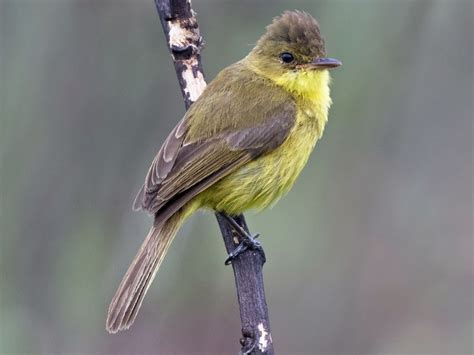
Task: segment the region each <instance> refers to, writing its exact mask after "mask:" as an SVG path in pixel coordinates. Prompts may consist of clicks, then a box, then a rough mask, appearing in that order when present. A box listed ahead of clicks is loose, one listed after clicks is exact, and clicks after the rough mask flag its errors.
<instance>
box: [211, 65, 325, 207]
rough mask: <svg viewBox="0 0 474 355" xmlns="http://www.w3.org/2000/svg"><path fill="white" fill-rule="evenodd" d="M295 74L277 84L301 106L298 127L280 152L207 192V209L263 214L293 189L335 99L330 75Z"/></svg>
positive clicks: (226, 179) (322, 72)
mask: <svg viewBox="0 0 474 355" xmlns="http://www.w3.org/2000/svg"><path fill="white" fill-rule="evenodd" d="M292 75H296V74H293V73H290V74H288V76H287V77H282V78H279V79H278V80H275V82H276V83H277V84H278V85H281V86H283V87H285V88H287V89H288V90H289V91H291V92H292V93H293V96H294V98H295V101H296V104H297V107H298V109H297V115H296V123H295V126H294V127H293V129H292V131H291V132H290V134H289V136H288V138H287V139H286V140H285V142H283V144H282V145H281V146H279V147H278V148H277V149H275V150H274V151H272V152H271V153H268V154H266V155H264V156H262V157H260V158H258V159H256V160H254V161H252V162H250V163H248V164H246V165H245V166H243V167H242V168H240V169H239V170H237V171H235V172H234V173H232V174H230V175H229V176H227V177H225V178H224V179H222V180H221V181H220V182H218V183H217V184H215V185H214V186H213V187H212V188H210V189H209V191H207V192H208V193H206V194H205V198H204V196H203V200H202V202H204V203H203V204H204V205H205V206H207V207H210V208H212V209H215V210H220V211H225V212H227V213H229V214H232V215H237V214H240V213H242V212H244V211H246V210H248V209H256V210H261V209H264V208H266V207H268V206H270V205H272V204H273V203H275V202H276V201H277V200H278V199H279V198H280V197H281V196H283V195H284V194H285V193H286V192H288V190H290V188H291V187H292V186H293V184H294V182H295V180H296V178H297V177H298V175H299V174H300V172H301V170H302V169H303V167H304V166H305V165H306V162H307V161H308V158H309V155H310V154H311V152H312V150H313V148H314V145H315V144H316V142H317V140H318V139H319V138H320V137H321V135H322V133H323V130H324V126H325V124H326V122H327V114H328V109H329V106H330V105H331V99H330V97H329V80H330V79H329V73H328V72H327V71H318V72H316V71H313V72H306V73H301V74H300V76H299V77H295V76H292Z"/></svg>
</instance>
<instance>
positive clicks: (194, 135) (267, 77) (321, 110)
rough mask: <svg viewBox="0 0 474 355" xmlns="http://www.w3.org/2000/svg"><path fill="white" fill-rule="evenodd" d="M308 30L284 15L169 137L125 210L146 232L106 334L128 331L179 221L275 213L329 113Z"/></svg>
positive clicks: (313, 34)
mask: <svg viewBox="0 0 474 355" xmlns="http://www.w3.org/2000/svg"><path fill="white" fill-rule="evenodd" d="M339 65H341V63H340V62H339V61H338V60H336V59H331V58H327V57H326V52H325V48H324V40H323V39H322V38H321V35H320V31H319V26H318V23H317V22H316V20H315V19H314V18H313V17H311V16H310V15H309V14H307V13H305V12H301V11H286V12H284V13H283V14H282V15H281V16H279V17H276V18H275V19H274V20H273V22H272V24H270V25H269V26H268V27H267V31H266V33H265V34H264V35H263V36H262V37H261V38H260V39H259V40H258V42H257V44H256V45H255V47H254V48H253V49H252V51H251V52H250V53H249V54H248V55H247V56H246V57H245V58H244V59H242V60H241V61H239V62H237V63H235V64H232V65H231V66H229V67H227V68H225V69H224V70H222V71H221V72H220V73H219V74H218V75H217V77H216V78H215V79H214V80H213V81H212V82H211V83H210V84H209V85H208V86H207V87H206V89H205V90H204V92H203V93H202V95H201V96H200V97H199V99H198V100H197V101H196V102H195V103H194V104H193V105H192V106H191V107H190V109H189V110H188V111H187V113H186V114H185V115H184V117H183V119H182V120H181V121H180V122H179V123H178V124H177V126H176V127H175V128H174V129H173V130H172V131H171V133H170V134H169V136H168V138H167V139H166V140H165V142H164V144H163V146H162V147H161V149H160V151H159V152H158V154H157V155H156V157H155V159H154V160H153V162H152V164H151V167H150V169H149V171H148V174H147V176H146V179H145V183H144V185H143V187H142V188H141V190H140V192H139V193H138V195H137V197H136V200H135V203H134V208H135V209H144V210H146V211H148V212H149V213H152V214H153V215H154V216H155V220H154V224H153V226H152V227H151V229H150V232H149V233H148V236H147V237H146V239H145V241H144V242H143V244H142V246H141V248H140V250H139V251H138V254H137V255H136V256H135V259H134V260H133V262H132V264H131V265H130V267H129V269H128V271H127V273H126V274H125V276H124V278H123V280H122V282H121V284H120V286H119V288H118V290H117V292H116V294H115V296H114V298H113V300H112V302H111V304H110V306H109V312H108V317H107V326H106V328H107V330H108V331H109V332H111V333H115V332H117V331H119V330H123V329H127V328H128V327H130V325H131V324H132V323H133V321H134V320H135V317H136V316H137V312H138V310H139V309H140V306H141V304H142V301H143V298H144V296H145V294H146V292H147V290H148V288H149V287H150V284H151V282H152V280H153V278H154V276H155V274H156V272H157V270H158V268H159V267H160V264H161V262H162V261H163V258H164V256H165V255H166V252H167V251H168V248H169V247H170V245H171V242H172V241H173V238H174V237H175V235H176V232H177V231H178V229H179V228H180V226H181V225H182V224H183V222H184V220H185V219H186V218H187V217H189V216H190V215H191V214H192V213H194V212H195V211H196V210H197V209H199V208H207V209H212V210H214V211H217V212H220V213H222V214H223V215H225V216H229V218H232V216H237V215H239V214H241V213H242V212H244V211H246V210H248V209H256V210H261V209H264V208H266V207H268V206H270V205H271V204H273V203H275V202H276V201H277V200H278V199H279V198H280V197H281V196H282V195H284V194H285V193H286V192H287V191H288V190H289V189H290V188H291V187H292V185H293V183H294V182H295V180H296V178H297V176H298V175H299V174H300V172H301V170H302V169H303V167H304V166H305V164H306V162H307V160H308V157H309V155H310V153H311V151H312V150H313V148H314V145H315V144H316V141H317V140H318V139H319V138H320V137H321V135H322V134H323V130H324V126H325V124H326V122H327V119H328V109H329V107H330V106H331V98H330V95H329V82H330V77H329V72H328V69H331V68H335V67H338V66H339Z"/></svg>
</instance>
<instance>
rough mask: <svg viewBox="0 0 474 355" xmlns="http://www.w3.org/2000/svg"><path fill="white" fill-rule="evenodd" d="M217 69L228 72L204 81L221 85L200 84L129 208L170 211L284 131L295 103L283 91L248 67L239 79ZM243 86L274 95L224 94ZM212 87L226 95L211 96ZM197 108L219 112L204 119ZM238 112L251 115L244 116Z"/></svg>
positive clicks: (289, 125)
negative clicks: (249, 100)
mask: <svg viewBox="0 0 474 355" xmlns="http://www.w3.org/2000/svg"><path fill="white" fill-rule="evenodd" d="M240 74H242V72H240ZM219 75H224V76H225V75H229V77H228V78H226V80H215V81H213V83H211V84H210V86H212V85H222V86H223V87H222V88H220V89H219V88H218V89H216V90H207V89H206V90H205V92H204V93H203V95H201V97H200V98H199V99H198V101H197V102H196V103H195V104H193V106H191V108H190V110H189V111H188V112H187V113H186V115H185V116H184V118H183V119H182V120H181V121H180V122H179V123H178V125H177V126H176V127H175V128H174V129H173V130H172V131H171V133H170V134H169V136H168V137H167V138H166V140H165V142H164V144H163V146H162V147H161V149H160V151H159V152H158V154H157V155H156V157H155V159H154V160H153V163H152V164H151V166H150V169H149V171H148V174H147V176H146V179H145V183H144V185H143V186H142V188H141V189H140V192H139V193H138V195H137V197H136V199H135V203H134V208H135V209H145V210H147V211H149V212H150V213H154V214H155V215H156V217H157V218H158V217H159V215H160V216H161V215H163V216H165V215H170V213H171V214H172V213H174V212H173V211H176V210H177V209H179V208H181V207H182V206H183V205H184V204H185V203H186V202H187V201H189V200H190V199H192V198H193V197H194V196H196V195H197V194H198V193H200V192H202V191H203V190H205V189H206V188H207V187H209V186H211V185H212V184H214V183H215V182H216V181H218V180H219V179H222V178H223V177H225V176H226V175H228V174H230V173H232V172H233V171H235V170H237V169H238V168H239V167H241V166H242V165H244V164H245V163H247V162H248V161H250V160H252V159H256V158H258V157H259V156H261V155H263V154H265V153H267V152H269V151H272V150H274V149H275V148H277V147H278V146H279V145H280V144H282V143H283V142H284V140H285V139H286V138H287V137H288V134H289V132H290V131H291V129H292V127H293V126H294V124H295V118H296V108H295V103H294V101H293V100H292V99H291V97H289V96H288V94H286V93H284V92H282V89H279V88H277V87H274V86H269V85H267V84H265V83H264V82H263V81H261V79H258V80H260V81H258V82H256V81H255V80H256V79H255V75H254V73H248V77H247V79H245V80H244V83H242V82H241V81H242V79H241V76H240V77H238V78H237V77H235V75H234V74H232V70H227V72H226V71H224V73H223V74H219ZM233 80H234V82H233ZM236 80H237V81H238V82H236ZM250 82H251V83H253V85H249V83H250ZM214 83H217V84H214ZM258 85H265V86H262V87H261V88H258V87H256V86H258ZM208 88H209V87H208ZM249 89H255V90H257V91H256V92H259V93H262V92H263V93H265V95H271V96H272V97H273V98H274V100H272V101H271V102H269V101H268V100H263V99H261V100H258V99H256V100H254V102H253V103H252V105H249V104H248V103H247V104H246V103H245V102H244V103H239V102H238V103H237V104H236V103H233V102H232V100H229V98H231V97H234V98H235V99H236V100H237V99H239V100H240V99H242V98H243V97H248V94H246V95H245V94H242V93H240V94H239V93H238V92H236V90H249ZM272 90H273V91H272ZM216 92H226V93H227V95H220V96H219V95H217V97H215V96H213V95H214V94H215V93H216ZM219 100H220V101H219ZM206 105H207V106H206ZM216 107H221V109H220V110H216ZM203 110H204V111H203ZM203 112H206V113H207V112H211V113H213V114H216V115H219V114H221V115H222V117H218V118H219V119H217V120H215V122H217V123H216V124H213V125H212V126H211V125H209V124H207V125H206V122H205V121H203V117H202V114H203ZM243 115H245V116H247V117H255V118H254V119H253V120H250V121H249V120H248V119H245V117H243ZM232 117H234V119H233V120H232ZM196 132H198V134H196ZM193 137H194V138H193ZM170 211H171V212H170ZM160 218H161V217H160Z"/></svg>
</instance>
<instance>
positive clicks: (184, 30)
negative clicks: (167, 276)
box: [155, 0, 274, 355]
mask: <svg viewBox="0 0 474 355" xmlns="http://www.w3.org/2000/svg"><path fill="white" fill-rule="evenodd" d="M155 4H156V8H157V10H158V14H159V15H160V20H161V24H162V26H163V31H164V32H165V36H166V40H167V42H168V48H169V49H170V52H171V56H172V58H173V63H174V67H175V70H176V74H177V76H178V81H179V85H180V88H181V93H182V95H183V98H184V103H185V106H186V109H188V108H189V107H190V106H191V104H192V103H193V102H194V101H196V100H197V98H198V97H199V96H200V95H201V93H202V92H203V90H204V88H205V87H206V81H205V80H204V73H203V70H202V64H201V49H202V45H203V39H202V37H201V35H200V33H199V27H198V23H197V19H196V13H195V12H194V11H193V9H192V6H191V0H155ZM216 217H217V221H218V223H219V227H220V230H221V233H222V237H223V239H224V243H225V246H226V249H227V252H228V253H229V254H230V253H231V252H232V251H233V250H234V249H235V248H236V246H237V245H239V244H240V243H241V242H242V240H241V237H240V235H239V234H238V233H237V232H236V231H235V230H234V229H233V228H232V227H231V226H230V225H229V224H228V222H227V221H226V220H225V219H223V218H221V217H220V216H219V215H218V214H216ZM235 219H236V221H237V223H239V225H240V226H241V227H242V228H244V229H245V230H246V231H247V232H248V233H250V232H249V230H248V227H247V224H246V222H245V218H244V216H243V215H240V216H237V217H236V218H235ZM264 262H265V261H264V259H263V256H262V255H261V254H260V253H259V252H256V251H252V250H247V251H246V252H245V253H243V254H241V255H239V256H238V257H237V258H236V259H235V260H233V261H232V267H233V269H234V277H235V284H236V289H237V298H238V301H239V309H240V320H241V324H242V338H241V339H240V343H241V345H242V348H241V353H242V354H268V355H271V354H273V353H274V351H273V341H272V336H271V333H270V322H269V319H268V309H267V303H266V300H265V291H264V285H263V274H262V267H263V263H264Z"/></svg>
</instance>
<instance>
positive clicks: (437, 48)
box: [0, 0, 474, 355]
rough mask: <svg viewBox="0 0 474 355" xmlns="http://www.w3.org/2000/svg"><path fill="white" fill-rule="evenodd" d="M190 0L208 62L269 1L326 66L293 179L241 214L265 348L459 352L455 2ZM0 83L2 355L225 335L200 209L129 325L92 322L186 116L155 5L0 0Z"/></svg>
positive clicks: (228, 336) (463, 332)
mask: <svg viewBox="0 0 474 355" xmlns="http://www.w3.org/2000/svg"><path fill="white" fill-rule="evenodd" d="M193 2H194V7H195V9H196V10H197V12H198V19H199V22H200V26H201V31H202V34H203V36H204V38H205V41H206V48H205V50H204V53H203V63H204V68H205V71H206V74H207V78H208V80H210V79H212V78H213V77H214V76H215V74H216V73H217V72H218V71H219V70H220V69H221V68H223V67H225V66H226V65H228V64H230V63H232V62H234V61H236V60H239V59H240V58H242V57H243V56H245V55H246V53H247V52H248V51H249V50H250V48H251V46H252V43H254V42H255V41H256V40H257V38H258V36H259V35H260V34H261V33H262V32H263V29H264V26H265V25H266V24H268V23H269V21H270V20H271V18H272V17H273V16H275V15H278V14H279V13H281V12H282V11H283V10H285V9H294V8H298V9H301V10H306V11H308V12H310V13H311V14H313V15H314V16H315V17H316V18H317V19H318V20H319V21H320V24H321V28H322V32H323V34H324V36H325V38H326V41H327V49H328V53H329V54H330V55H331V56H333V57H336V58H339V59H341V60H342V61H343V63H344V66H343V67H342V68H341V69H340V70H337V71H335V72H334V75H333V77H334V84H333V98H334V106H333V109H332V110H331V115H330V122H329V124H328V126H327V128H326V132H325V135H324V137H323V139H322V141H321V142H319V144H318V145H317V149H316V151H315V153H314V154H313V155H312V157H311V159H310V162H309V164H308V166H307V168H306V169H305V171H304V172H303V174H302V176H301V178H300V180H299V181H298V183H297V184H296V186H295V188H294V189H293V191H292V192H291V193H290V194H289V195H288V196H287V197H286V198H284V199H283V200H282V201H281V202H280V203H279V204H278V205H276V206H275V207H274V208H273V209H272V210H271V211H267V212H264V213H262V214H259V215H253V214H251V213H250V214H248V220H249V224H250V226H251V229H252V230H253V231H258V232H260V233H261V234H262V241H263V243H264V246H265V248H266V253H267V258H268V262H267V264H266V266H265V270H264V271H265V279H266V290H267V294H268V301H269V307H270V315H271V321H272V331H273V336H274V341H275V346H276V350H277V352H278V353H282V354H295V353H302V354H303V353H304V354H334V355H336V354H348V353H350V354H388V353H397V354H415V353H417V354H421V353H424V354H428V353H429V354H470V353H472V351H473V350H472V342H471V341H472V339H471V336H472V331H473V330H472V326H473V320H472V306H473V304H472V302H473V294H472V288H471V287H472V277H473V260H472V202H473V201H472V112H473V104H472V99H473V57H472V54H473V41H472V33H473V32H474V28H473V16H472V13H473V9H472V7H473V5H472V2H471V1H468V0H466V1H464V0H433V1H429V0H382V1H377V0H364V1H355V0H354V1H349V0H347V1H340V0H338V1H329V0H326V1H312V0H308V1H218V0H214V1H211V0H194V1H193ZM0 100H1V101H0V174H1V175H0V182H1V183H0V197H1V199H0V238H1V239H0V242H1V251H0V252H1V258H0V272H1V274H0V297H1V298H0V353H5V354H12V353H32V354H36V353H44V354H46V353H63V354H65V353H88V354H105V353H110V354H131V353H160V354H170V353H174V354H185V353H191V352H193V353H196V352H198V353H203V354H224V353H226V354H227V353H228V354H233V353H235V352H236V350H237V349H238V344H237V337H238V335H239V319H238V311H237V306H236V300H235V294H234V292H235V291H234V286H233V277H232V271H231V269H230V268H228V267H224V266H223V260H224V259H225V254H224V247H223V243H222V241H221V240H220V236H219V233H218V228H217V225H216V223H215V220H214V218H213V216H212V214H210V213H200V214H198V215H196V216H195V217H194V218H192V220H190V221H189V222H188V223H187V224H186V226H185V227H184V228H183V230H182V231H181V232H180V233H179V236H178V238H177V239H176V242H175V243H174V244H173V247H172V248H171V252H170V254H169V256H168V257H167V259H166V261H165V263H164V265H163V267H162V269H161V271H160V273H159V275H158V277H157V280H156V281H155V283H154V285H153V286H152V288H151V290H150V292H149V295H148V296H147V299H146V301H145V303H144V305H143V308H142V311H141V314H140V315H139V317H138V319H137V321H136V324H135V325H134V327H133V328H132V329H131V330H130V331H128V332H125V333H121V334H120V335H115V336H111V335H108V334H107V333H106V332H105V329H104V328H105V324H104V322H105V314H106V309H107V306H108V302H109V300H110V299H111V297H112V295H113V292H114V290H115V288H116V286H117V285H118V282H119V281H120V278H121V277H122V274H123V273H124V272H125V270H126V268H127V266H128V263H129V262H130V260H131V259H132V257H133V255H134V253H135V251H136V249H137V248H138V246H139V245H140V243H141V241H142V239H143V238H144V236H145V233H146V231H147V229H148V226H149V224H150V223H151V222H150V219H149V218H148V217H147V216H146V215H144V214H137V213H133V212H131V209H130V205H131V202H132V200H133V197H134V194H135V192H136V191H137V189H138V188H139V186H140V184H141V182H142V180H143V178H144V175H145V173H146V170H147V168H148V165H149V163H150V161H151V159H152V157H153V155H154V153H155V152H156V151H157V149H158V148H159V146H160V145H161V143H162V141H163V140H164V138H165V136H166V134H167V133H168V132H169V130H170V129H171V128H172V127H173V125H174V124H175V123H176V122H177V121H178V120H179V118H180V117H181V116H182V114H183V112H184V108H183V103H182V99H181V97H180V94H179V90H178V85H177V81H176V79H175V74H174V72H173V67H172V65H171V62H170V59H169V54H168V52H167V48H166V45H165V43H164V36H163V34H162V31H161V26H160V23H159V20H158V17H157V14H156V10H155V8H154V4H153V1H152V0H128V1H125V0H0Z"/></svg>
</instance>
